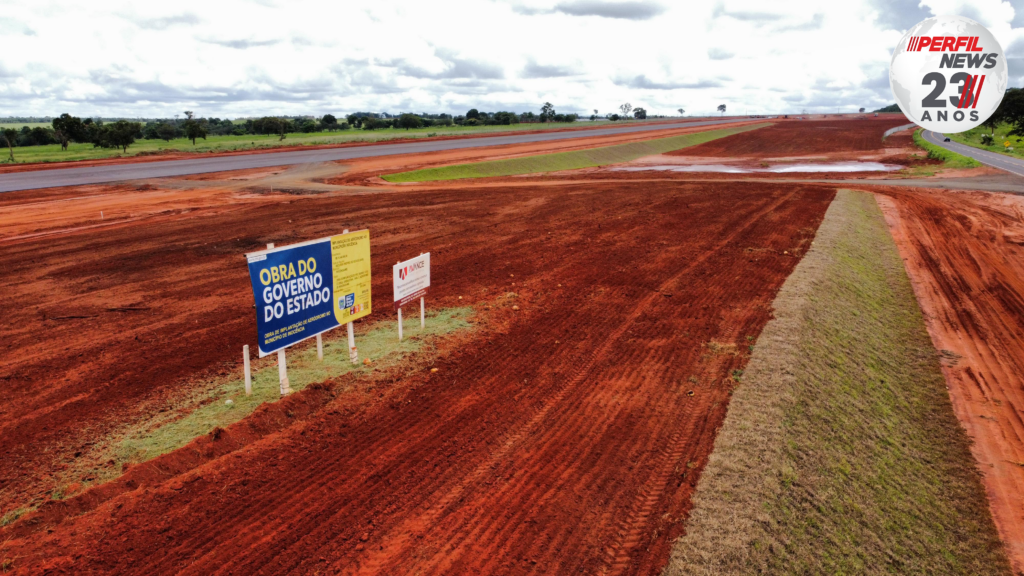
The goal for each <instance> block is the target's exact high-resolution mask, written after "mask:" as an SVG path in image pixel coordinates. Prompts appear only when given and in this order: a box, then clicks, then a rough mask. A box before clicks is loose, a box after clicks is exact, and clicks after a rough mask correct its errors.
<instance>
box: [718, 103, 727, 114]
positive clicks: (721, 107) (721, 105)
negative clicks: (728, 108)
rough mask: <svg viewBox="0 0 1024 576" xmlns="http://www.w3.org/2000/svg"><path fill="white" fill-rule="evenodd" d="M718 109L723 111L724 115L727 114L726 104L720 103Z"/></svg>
mask: <svg viewBox="0 0 1024 576" xmlns="http://www.w3.org/2000/svg"><path fill="white" fill-rule="evenodd" d="M718 111H719V112H721V113H722V115H723V116H724V115H725V104H719V105H718Z"/></svg>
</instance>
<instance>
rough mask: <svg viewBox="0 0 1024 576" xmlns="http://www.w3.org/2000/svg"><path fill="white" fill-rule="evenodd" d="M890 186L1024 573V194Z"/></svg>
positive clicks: (900, 235)
mask: <svg viewBox="0 0 1024 576" xmlns="http://www.w3.org/2000/svg"><path fill="white" fill-rule="evenodd" d="M882 194H883V195H878V196H876V197H877V198H878V203H879V205H880V206H881V207H882V209H883V212H884V213H885V215H886V220H887V221H888V223H889V226H890V229H891V231H892V234H893V238H895V240H896V244H897V246H898V247H899V250H900V253H901V255H902V256H903V258H904V261H905V263H906V267H907V271H908V273H909V274H910V278H911V281H912V283H913V285H914V292H915V294H916V295H917V299H918V302H920V303H921V308H922V310H923V311H924V315H925V319H926V323H927V326H928V331H929V333H930V334H931V337H932V342H934V344H935V347H936V348H937V349H938V350H939V353H940V357H941V358H942V367H943V372H944V373H945V376H946V382H947V384H948V386H949V393H950V397H951V398H952V400H953V408H954V410H955V412H956V414H957V417H958V418H959V419H960V422H961V423H962V424H963V426H964V428H966V430H967V432H968V434H969V435H970V436H971V437H972V438H973V439H974V445H973V446H972V450H973V452H974V457H975V458H976V459H977V461H978V464H979V468H980V469H981V471H982V473H983V474H984V482H985V487H986V490H987V492H988V497H989V502H990V505H991V508H992V515H993V518H994V519H995V522H996V527H997V528H998V529H999V533H1000V536H1001V537H1002V539H1003V541H1004V542H1005V543H1006V545H1007V551H1008V552H1009V554H1010V559H1011V562H1013V566H1014V569H1015V570H1017V571H1019V572H1021V573H1024V499H1022V498H1021V495H1022V494H1024V420H1022V414H1024V346H1022V345H1024V246H1022V245H1024V197H1021V196H1017V195H1011V194H991V193H987V192H946V191H939V190H907V189H895V188H890V189H884V191H883V192H882Z"/></svg>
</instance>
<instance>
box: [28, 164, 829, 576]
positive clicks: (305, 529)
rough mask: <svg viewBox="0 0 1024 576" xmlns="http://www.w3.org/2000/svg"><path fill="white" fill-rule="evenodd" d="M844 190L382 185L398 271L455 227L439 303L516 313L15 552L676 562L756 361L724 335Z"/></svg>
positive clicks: (323, 220)
mask: <svg viewBox="0 0 1024 576" xmlns="http://www.w3.org/2000/svg"><path fill="white" fill-rule="evenodd" d="M831 196H832V191H831V189H830V188H827V187H820V186H813V185H808V186H804V185H792V184H785V185H775V184H763V183H758V184H753V185H749V186H747V185H736V184H717V183H701V184H697V185H694V184H685V183H678V184H676V183H668V184H664V185H659V186H658V187H657V188H652V187H650V186H647V185H645V184H644V183H642V182H636V183H630V184H628V185H625V186H623V185H620V184H599V185H593V184H587V185H581V186H568V187H537V188H533V187H508V188H504V189H502V188H497V189H496V188H486V189H480V190H478V191H474V192H473V193H472V194H466V192H465V189H462V190H460V191H458V192H450V191H444V190H439V191H422V192H415V193H410V194H408V195H405V197H403V198H402V199H401V203H400V205H399V202H397V201H396V200H392V199H391V198H385V197H382V198H375V199H374V201H373V202H371V203H370V205H369V206H367V204H366V203H367V200H366V198H362V199H360V200H359V201H358V202H359V203H361V204H363V205H364V212H363V213H362V214H363V215H362V216H360V217H359V218H360V222H358V223H367V222H369V223H370V225H371V229H372V230H378V231H379V232H375V254H374V262H375V265H377V266H380V267H381V270H380V271H378V270H374V272H376V273H377V274H375V277H378V278H382V277H385V276H386V274H384V273H383V272H386V270H384V268H386V265H387V264H388V262H389V261H390V260H393V259H394V258H395V257H397V256H399V255H401V254H402V253H403V251H408V250H411V249H413V248H414V247H418V246H419V245H422V244H423V243H424V241H425V240H424V238H426V237H430V238H435V239H432V240H430V241H429V242H430V243H432V244H433V245H432V246H429V247H428V248H429V249H431V251H432V253H435V254H437V262H436V265H437V266H438V271H437V273H438V274H439V275H444V277H445V278H446V282H445V283H444V285H443V287H439V290H438V294H437V296H436V299H437V301H438V305H451V304H452V303H453V302H455V301H456V300H455V299H456V297H457V295H462V296H464V297H465V298H466V300H468V301H470V302H472V303H475V304H476V305H477V306H486V305H489V306H492V307H493V308H494V314H497V315H498V316H497V318H504V319H505V320H501V321H500V322H499V323H498V324H497V325H496V329H494V330H489V331H486V332H484V333H482V334H481V336H480V337H479V338H478V339H477V341H475V342H473V343H471V345H469V346H467V347H466V348H465V349H464V350H462V351H461V352H458V353H456V354H454V355H452V356H451V357H449V358H447V359H445V360H442V361H441V362H440V363H439V364H438V365H437V366H438V367H439V368H440V372H439V373H438V374H436V375H426V374H424V375H414V376H411V377H407V378H403V379H401V380H399V381H396V382H395V383H393V384H392V385H390V386H387V387H381V388H375V389H372V390H368V391H367V395H371V394H372V396H369V397H367V398H366V399H365V402H364V401H361V402H364V404H365V406H361V404H360V402H355V401H352V402H346V401H345V400H344V398H339V400H338V401H336V403H335V404H333V405H331V406H328V407H326V408H325V409H323V410H322V411H320V412H319V413H318V414H316V415H315V416H313V417H311V418H309V419H307V420H304V421H302V422H299V423H297V424H295V425H293V426H292V427H291V428H290V429H288V430H286V431H284V432H282V433H280V434H277V435H273V436H271V437H267V438H265V439H264V440H262V441H260V442H258V443H256V444H253V445H251V446H250V447H248V448H246V449H244V450H240V451H237V452H234V453H232V454H231V455H229V456H226V457H223V458H221V459H219V460H214V461H212V462H210V463H208V464H206V465H204V466H202V467H200V468H197V469H196V470H194V471H193V472H190V473H186V474H182V475H180V476H178V477H175V478H171V479H169V480H168V481H166V482H163V483H161V484H158V485H153V486H147V487H145V488H144V489H142V490H136V491H134V492H131V493H127V494H124V495H122V496H119V497H117V498H115V499H114V500H111V501H110V502H107V503H106V504H103V505H102V506H100V507H98V508H96V509H95V510H93V511H91V512H87V513H85V514H83V515H81V516H78V517H74V518H69V519H68V520H66V521H65V522H64V523H63V524H61V525H58V526H56V527H55V528H54V532H53V533H52V534H44V533H37V534H33V535H31V536H29V537H26V538H24V539H22V540H20V541H18V542H13V543H12V544H10V546H13V547H12V548H10V550H12V551H14V552H16V553H18V554H19V555H20V556H21V560H19V564H18V565H17V566H16V568H18V569H19V570H20V569H23V570H25V571H28V572H31V571H33V570H34V568H38V567H40V566H43V565H46V566H49V567H51V568H53V569H54V570H55V571H56V572H65V573H69V572H88V571H99V572H118V573H147V574H149V573H172V572H173V573H194V574H210V573H221V574H256V573H265V574H271V573H274V574H278V573H312V572H316V571H318V570H319V571H322V572H325V571H330V570H332V569H338V570H345V571H353V572H357V571H361V572H372V571H374V570H373V568H374V567H378V568H379V569H378V570H377V572H378V573H402V572H415V571H419V572H423V573H443V572H448V573H452V572H462V573H474V572H498V573H501V572H535V573H542V572H568V571H575V570H580V569H584V570H589V571H599V570H601V569H602V568H606V567H612V568H617V569H620V570H621V571H623V572H626V573H651V572H655V571H657V569H658V568H659V567H660V566H661V564H663V563H664V561H665V559H666V558H667V553H668V546H669V545H670V543H671V540H672V538H673V537H674V535H677V534H678V533H679V531H680V530H681V528H682V526H681V523H680V522H681V521H682V519H683V518H684V517H685V514H686V510H687V507H688V498H689V493H690V491H691V490H692V485H693V483H694V482H695V481H696V478H697V474H698V473H699V470H700V466H702V465H703V462H704V460H705V459H706V456H707V453H708V452H709V451H710V449H711V442H712V440H713V436H714V433H715V431H716V430H717V428H718V426H719V424H720V423H721V418H722V417H723V416H724V413H725V406H726V405H727V402H728V394H729V390H730V388H731V384H729V383H728V376H729V374H730V371H731V370H732V369H734V368H738V367H741V366H742V364H743V363H744V362H745V358H744V357H742V356H741V355H736V356H732V355H725V356H722V355H715V354H712V353H710V352H709V349H708V348H707V347H706V346H704V344H705V343H707V342H709V341H721V342H732V343H734V344H738V345H743V344H744V342H743V340H742V339H743V337H744V336H747V335H752V336H756V334H757V332H758V331H759V330H760V327H761V326H763V324H764V322H765V321H767V318H768V316H769V311H768V310H769V309H768V305H769V304H770V302H771V299H772V298H773V295H774V292H775V291H776V290H777V289H778V287H779V286H781V284H782V282H783V281H784V279H785V277H786V276H787V275H788V272H789V271H790V270H791V269H792V266H793V265H794V264H795V261H796V258H794V257H792V256H788V255H784V254H783V253H782V252H783V251H784V250H788V251H790V252H794V247H796V246H799V245H800V243H801V242H802V241H803V240H804V239H805V238H806V237H807V233H806V231H805V229H809V230H810V234H811V236H813V230H814V229H815V227H816V226H817V224H818V223H819V222H820V219H821V217H822V216H823V214H824V210H825V208H826V207H827V204H828V201H829V200H830V199H831ZM352 202H353V201H349V200H346V199H343V198H334V199H323V200H317V199H311V200H308V201H304V202H303V203H301V204H303V206H301V208H300V207H296V206H292V207H276V208H275V209H274V210H276V212H277V215H276V216H274V218H288V217H290V216H291V215H292V214H293V213H296V214H297V213H298V212H299V211H300V210H301V211H302V212H307V213H313V214H317V219H316V220H315V221H313V222H311V223H307V224H306V229H305V231H304V232H303V234H304V235H308V236H309V237H314V236H315V235H316V234H319V233H320V230H321V229H323V228H328V227H331V226H337V225H338V216H337V214H339V213H341V214H344V213H345V211H346V210H348V209H349V208H350V204H351V203H352ZM503 207H509V208H511V210H503V209H502V208H503ZM423 210H430V211H431V214H433V215H436V216H438V218H437V226H436V228H435V229H433V230H431V231H429V232H428V233H424V234H422V235H419V236H417V235H415V234H414V235H411V236H410V235H408V234H407V232H408V228H407V227H406V226H405V225H403V224H401V222H403V221H407V220H408V219H409V218H410V216H414V215H418V214H422V211H423ZM240 216H242V218H244V217H245V215H244V214H242V215H240ZM236 218H237V217H236ZM345 224H346V225H348V222H346V223H345ZM222 225H223V226H225V227H227V228H228V229H230V226H235V227H239V226H242V227H244V226H249V225H250V224H248V223H246V224H244V225H242V224H240V223H238V222H237V221H235V223H234V224H230V225H229V223H228V222H224V223H222ZM229 233H230V232H229ZM723 237H729V239H728V240H723ZM377 250H380V252H379V254H382V255H381V256H378V252H377ZM382 262H383V264H384V266H381V265H380V263H382ZM214 270H216V268H214ZM454 270H457V271H459V274H458V275H452V274H450V272H451V271H454ZM510 273H514V274H515V277H514V278H510V277H509V274H510ZM673 277H675V278H676V279H677V281H676V283H675V284H673V283H672V282H671V280H672V279H673ZM385 279H387V278H385ZM513 281H514V282H516V284H517V285H516V286H515V287H512V286H511V282H513ZM559 283H561V284H562V285H563V287H561V288H558V287H556V284H559ZM378 284H379V287H378V285H375V286H374V291H375V292H376V293H377V294H382V293H386V286H385V285H384V282H383V281H379V282H378ZM484 289H486V290H488V292H486V293H485V292H483V290H484ZM506 291H515V292H517V293H518V296H517V297H516V298H515V299H514V300H513V299H506V298H504V296H503V295H502V294H503V293H504V292H506ZM669 291H671V292H672V294H671V295H670V296H667V295H665V293H666V292H669ZM466 300H464V301H463V302H465V301H466ZM512 302H516V303H517V304H518V305H519V306H520V308H521V310H520V311H519V312H518V313H512V312H511V311H510V310H509V309H508V307H509V306H510V305H511V303H512ZM239 313H240V314H246V313H245V312H244V310H242V311H240V312H239ZM556 340H557V341H559V344H555V341H556ZM128 368H129V369H130V367H128ZM691 375H699V376H700V381H699V383H690V382H687V381H686V379H687V377H689V376H691ZM687 389H694V390H695V391H696V392H697V393H696V394H695V396H693V397H689V396H687V395H686V391H687ZM538 415H541V416H538ZM531 418H536V422H535V423H534V424H532V425H531V424H530V421H531ZM531 426H532V427H531ZM510 442H511V444H509V443H510ZM495 454H500V455H501V456H500V457H497V458H495ZM691 462H692V463H693V465H692V466H688V463H691ZM666 471H667V472H666ZM666 477H667V478H668V481H665V478H666ZM656 484H659V485H660V486H659V485H656ZM620 533H621V534H620ZM392 542H395V543H398V544H399V545H394V546H393V548H391V547H389V546H390V545H391V543H392ZM449 544H450V545H452V546H454V548H451V547H448V545H449ZM382 546H384V550H383V551H382V550H381V547H382ZM392 549H393V553H391V552H392ZM607 550H612V552H611V553H608V552H606V551H607ZM382 552H383V554H382ZM623 559H625V560H623ZM371 562H373V564H371ZM614 562H619V564H618V565H613V563H614Z"/></svg>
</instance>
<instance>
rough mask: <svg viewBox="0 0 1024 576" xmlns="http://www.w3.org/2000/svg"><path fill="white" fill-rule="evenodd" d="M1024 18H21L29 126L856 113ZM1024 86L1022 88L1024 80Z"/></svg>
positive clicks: (310, 8) (576, 13)
mask: <svg viewBox="0 0 1024 576" xmlns="http://www.w3.org/2000/svg"><path fill="white" fill-rule="evenodd" d="M1022 4H1024V2H1021V1H1020V0H1012V2H1011V1H1010V0H849V1H847V2H820V1H815V2H811V1H810V0H805V1H792V2H773V3H767V2H764V1H763V0H722V1H719V2H707V3H681V2H668V1H658V2H651V1H639V0H624V1H615V0H562V1H556V2H553V3H552V2H548V3H540V1H539V0H527V1H525V2H524V1H523V0H508V1H506V0H490V1H485V2H481V1H469V0H465V1H461V2H460V1H448V2H444V1H440V2H414V1H411V0H409V1H400V0H375V1H374V2H372V3H361V4H353V3H342V2H322V1H313V0H292V1H289V2H275V1H274V0H258V1H256V0H248V1H247V0H219V1H217V2H209V1H208V0H204V1H200V0H179V1H178V2H175V3H174V4H173V6H170V5H166V4H161V3H134V4H133V5H132V7H131V9H126V8H125V4H124V3H123V2H105V1H103V0H92V1H90V2H72V1H70V0H8V1H7V2H5V4H4V14H3V16H2V17H0V33H2V34H3V37H4V39H5V40H6V43H5V47H6V48H7V49H6V50H5V52H4V58H3V62H2V65H0V77H2V78H3V81H2V82H0V109H2V110H4V111H5V113H7V114H12V115H56V114H59V113H61V112H65V111H67V112H71V113H73V114H78V115H83V116H86V115H103V116H170V115H173V114H180V113H181V111H183V110H186V109H191V110H196V111H197V112H199V113H200V114H203V115H215V116H222V117H223V116H227V117H237V116H249V115H264V114H323V113H327V112H330V113H334V114H335V115H338V114H341V113H346V112H352V111H356V110H374V111H387V112H401V111H417V112H424V111H433V112H442V111H443V112H452V113H464V112H465V111H466V110H467V109H469V108H471V107H475V108H479V109H483V110H500V109H505V110H509V109H511V110H516V111H526V110H534V111H536V110H537V109H538V108H539V106H540V104H542V103H543V102H545V101H550V102H552V103H554V104H555V106H556V108H557V109H558V110H559V111H578V112H581V113H582V112H585V113H586V114H587V115H589V114H590V113H591V112H592V110H593V109H595V108H596V109H598V110H600V111H601V113H607V112H612V111H614V110H616V109H617V107H618V105H619V104H621V103H622V102H625V101H629V102H631V103H633V105H634V106H643V107H644V108H646V109H647V110H648V111H649V112H650V113H655V114H657V113H661V114H675V110H676V109H677V108H679V107H683V108H686V110H687V112H688V113H689V114H714V113H715V112H714V111H715V107H716V106H717V105H718V104H722V103H725V104H728V106H729V110H730V111H736V112H739V113H751V114H753V113H769V112H793V111H799V110H801V109H802V108H804V107H806V108H808V109H811V110H813V109H814V108H815V107H819V109H821V110H823V111H824V110H834V109H835V108H836V107H837V106H838V107H840V108H841V109H845V110H855V109H857V108H860V107H861V106H864V107H868V108H872V107H876V106H881V105H884V104H888V103H891V102H892V100H893V99H892V95H891V93H890V92H889V88H888V85H887V81H885V77H886V74H887V72H886V71H887V67H888V62H889V58H890V54H891V51H892V49H893V47H894V46H895V45H896V43H897V41H898V40H899V39H900V37H901V36H902V33H903V31H904V30H905V29H906V28H907V27H909V26H912V25H913V24H915V23H916V22H917V21H919V20H920V19H921V18H923V17H927V16H929V15H931V14H934V13H961V14H964V15H968V16H972V17H975V18H978V19H979V20H981V21H982V22H983V23H984V24H985V25H987V26H989V27H990V29H992V31H993V33H994V34H995V35H996V37H997V38H999V40H1000V42H1001V43H1002V44H1003V46H1004V47H1009V46H1010V45H1015V46H1016V45H1017V43H1018V42H1024V15H1022V14H1024V6H1022ZM1022 74H1024V72H1022Z"/></svg>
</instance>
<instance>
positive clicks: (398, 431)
mask: <svg viewBox="0 0 1024 576" xmlns="http://www.w3.org/2000/svg"><path fill="white" fill-rule="evenodd" d="M396 434H401V430H396ZM409 436H412V437H414V438H418V436H417V435H415V434H413V435H409ZM369 488H370V489H371V490H372V489H373V487H372V486H370V487H369Z"/></svg>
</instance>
